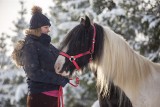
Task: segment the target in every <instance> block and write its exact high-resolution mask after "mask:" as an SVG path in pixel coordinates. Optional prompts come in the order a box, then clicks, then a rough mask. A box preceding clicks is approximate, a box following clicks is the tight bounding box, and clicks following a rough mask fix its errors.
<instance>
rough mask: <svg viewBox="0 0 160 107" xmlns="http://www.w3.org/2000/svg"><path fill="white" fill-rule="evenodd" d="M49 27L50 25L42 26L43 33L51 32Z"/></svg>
mask: <svg viewBox="0 0 160 107" xmlns="http://www.w3.org/2000/svg"><path fill="white" fill-rule="evenodd" d="M49 28H50V26H42V27H41V33H44V34H48V32H50V29H49Z"/></svg>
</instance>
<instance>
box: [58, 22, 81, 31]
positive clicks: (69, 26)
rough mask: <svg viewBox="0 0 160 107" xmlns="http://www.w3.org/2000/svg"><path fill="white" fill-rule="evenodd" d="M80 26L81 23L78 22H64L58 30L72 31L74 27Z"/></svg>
mask: <svg viewBox="0 0 160 107" xmlns="http://www.w3.org/2000/svg"><path fill="white" fill-rule="evenodd" d="M78 24H79V22H76V21H75V22H74V21H72V22H64V23H61V24H60V25H59V26H58V28H59V29H60V30H70V29H72V28H73V27H75V26H76V25H78Z"/></svg>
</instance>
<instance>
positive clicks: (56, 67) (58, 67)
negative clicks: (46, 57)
mask: <svg viewBox="0 0 160 107" xmlns="http://www.w3.org/2000/svg"><path fill="white" fill-rule="evenodd" d="M60 68H61V66H60V63H57V64H56V65H55V69H56V70H57V71H59V70H60Z"/></svg>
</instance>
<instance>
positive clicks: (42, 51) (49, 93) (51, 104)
mask: <svg viewBox="0 0 160 107" xmlns="http://www.w3.org/2000/svg"><path fill="white" fill-rule="evenodd" d="M50 26H51V24H50V21H49V19H48V18H47V17H46V16H45V15H43V14H42V9H41V8H40V7H38V6H34V7H33V8H32V17H31V20H30V27H29V29H28V30H26V38H25V41H24V42H19V43H20V45H18V46H17V47H16V48H15V49H14V51H13V53H12V58H13V60H15V62H16V63H17V65H19V66H22V67H23V69H24V71H25V73H26V77H27V84H28V96H27V107H57V106H58V93H59V91H58V90H59V88H60V86H63V87H64V86H65V85H66V84H67V83H68V82H69V79H68V78H65V77H62V76H61V75H58V74H56V73H55V70H54V63H55V61H56V58H57V57H58V54H59V51H58V49H56V48H55V47H54V46H53V45H51V44H50V42H51V37H50V36H49V35H48V32H49V31H50V30H49V27H50Z"/></svg>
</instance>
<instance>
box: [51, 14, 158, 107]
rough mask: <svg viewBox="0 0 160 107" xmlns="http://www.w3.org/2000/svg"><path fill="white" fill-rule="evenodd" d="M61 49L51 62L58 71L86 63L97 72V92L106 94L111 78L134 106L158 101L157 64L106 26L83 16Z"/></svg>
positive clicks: (151, 105) (153, 105)
mask: <svg viewBox="0 0 160 107" xmlns="http://www.w3.org/2000/svg"><path fill="white" fill-rule="evenodd" d="M60 50H61V51H62V52H60V55H59V56H58V58H57V60H56V62H55V66H54V67H55V71H56V73H57V74H60V75H63V76H68V75H72V74H73V72H76V71H77V70H83V69H84V68H85V67H89V68H90V69H91V71H92V72H94V73H95V72H96V75H97V76H96V77H97V83H96V85H97V87H98V89H99V93H101V92H103V93H104V95H105V94H107V91H108V86H109V83H110V82H113V83H114V84H115V85H116V86H118V87H119V88H120V89H122V90H123V91H124V93H125V94H126V96H127V97H128V98H129V99H130V101H131V103H132V105H133V107H158V106H159V105H160V101H159V99H160V78H159V77H160V64H158V63H153V62H151V61H150V60H148V59H147V58H145V57H143V56H142V55H140V54H138V53H137V52H136V51H134V50H133V49H132V48H131V47H130V46H129V44H128V43H127V41H126V40H125V39H124V38H123V37H122V36H121V35H119V34H116V33H115V32H114V31H113V30H111V29H110V28H109V27H107V26H102V25H99V24H97V23H92V22H91V21H90V19H89V17H87V16H86V17H85V19H81V22H80V24H79V25H77V26H76V27H74V28H73V29H72V30H71V31H70V32H69V33H68V35H67V36H66V38H65V39H64V41H63V42H62V43H61V46H60ZM104 91H105V92H104ZM120 100H121V99H120Z"/></svg>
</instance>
